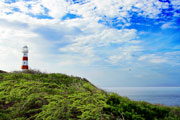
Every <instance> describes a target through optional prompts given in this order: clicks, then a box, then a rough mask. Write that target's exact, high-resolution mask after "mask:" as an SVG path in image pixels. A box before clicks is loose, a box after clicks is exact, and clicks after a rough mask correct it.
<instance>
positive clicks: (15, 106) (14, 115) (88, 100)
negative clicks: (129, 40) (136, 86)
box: [0, 72, 180, 120]
mask: <svg viewBox="0 0 180 120" xmlns="http://www.w3.org/2000/svg"><path fill="white" fill-rule="evenodd" d="M77 119H81V120H180V108H179V107H167V106H162V105H152V104H149V103H147V102H136V101H131V100H129V99H128V98H126V97H121V96H119V95H117V94H115V93H106V92H105V91H103V90H100V89H98V88H97V87H95V86H94V85H92V84H91V83H90V82H88V81H87V80H86V79H84V78H79V77H73V76H68V75H64V74H60V73H58V74H54V73H53V74H45V73H40V72H37V73H36V72H34V73H33V72H32V73H21V72H16V73H0V120H77Z"/></svg>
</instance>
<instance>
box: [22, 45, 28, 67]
mask: <svg viewBox="0 0 180 120" xmlns="http://www.w3.org/2000/svg"><path fill="white" fill-rule="evenodd" d="M22 53H23V58H22V60H23V63H22V67H21V69H22V71H25V70H28V47H27V46H24V47H23V50H22Z"/></svg>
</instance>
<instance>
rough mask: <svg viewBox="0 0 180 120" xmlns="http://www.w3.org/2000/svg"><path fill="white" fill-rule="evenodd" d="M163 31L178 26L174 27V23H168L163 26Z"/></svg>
mask: <svg viewBox="0 0 180 120" xmlns="http://www.w3.org/2000/svg"><path fill="white" fill-rule="evenodd" d="M161 28H162V29H167V28H177V26H176V25H174V23H172V22H168V23H165V24H163V25H162V26H161Z"/></svg>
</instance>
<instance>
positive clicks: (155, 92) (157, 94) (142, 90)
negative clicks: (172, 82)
mask: <svg viewBox="0 0 180 120" xmlns="http://www.w3.org/2000/svg"><path fill="white" fill-rule="evenodd" d="M102 89H103V90H105V91H107V92H115V93H118V94H119V95H120V96H126V97H128V98H129V99H131V100H134V101H146V102H149V103H153V104H163V105H167V106H180V87H103V88H102Z"/></svg>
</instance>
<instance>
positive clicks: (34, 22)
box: [0, 0, 180, 87]
mask: <svg viewBox="0 0 180 120" xmlns="http://www.w3.org/2000/svg"><path fill="white" fill-rule="evenodd" d="M0 36H1V37H0V55H1V57H0V63H1V64H0V69H2V70H7V71H13V70H20V66H21V62H22V61H21V57H22V53H21V48H22V46H24V45H28V46H29V49H30V53H29V66H30V67H31V68H32V69H40V70H42V71H44V72H61V73H65V74H69V75H74V76H81V77H85V78H87V79H89V80H90V81H91V82H92V83H93V84H95V85H97V86H100V87H118V86H180V74H179V73H180V1H179V0H0Z"/></svg>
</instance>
